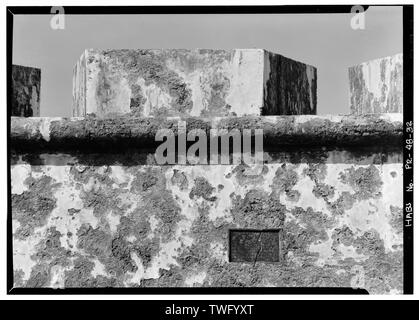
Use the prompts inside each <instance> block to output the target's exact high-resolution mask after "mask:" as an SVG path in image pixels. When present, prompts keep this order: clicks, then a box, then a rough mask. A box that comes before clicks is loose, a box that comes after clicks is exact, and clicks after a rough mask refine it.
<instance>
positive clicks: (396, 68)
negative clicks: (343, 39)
mask: <svg viewBox="0 0 419 320" xmlns="http://www.w3.org/2000/svg"><path fill="white" fill-rule="evenodd" d="M349 87H350V108H351V112H352V113H353V114H367V113H385V112H389V113H392V112H403V54H397V55H394V56H390V57H385V58H381V59H376V60H372V61H367V62H364V63H362V64H360V65H357V66H353V67H351V68H349Z"/></svg>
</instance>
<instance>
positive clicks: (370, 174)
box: [11, 114, 403, 294]
mask: <svg viewBox="0 0 419 320" xmlns="http://www.w3.org/2000/svg"><path fill="white" fill-rule="evenodd" d="M177 121H178V120H177V119H173V118H169V119H157V118H148V119H144V118H141V119H140V118H130V117H127V118H115V119H104V120H100V119H96V118H70V119H62V118H12V122H11V143H12V159H11V163H12V166H11V179H12V190H11V192H12V215H13V268H14V285H15V286H16V287H31V288H33V287H54V288H63V287H109V286H110V287H125V286H128V287H173V286H174V287H185V286H211V287H219V286H229V287H242V286H252V287H263V286H267V287H276V286H279V287H294V286H301V287H307V286H310V287H335V286H337V287H361V288H365V289H367V290H368V291H369V292H370V293H376V294H383V293H401V292H402V287H403V265H402V261H403V255H402V254H403V242H402V241H403V236H402V190H403V188H402V178H403V177H402V150H401V145H402V144H401V139H402V117H401V114H385V115H368V116H359V117H353V116H329V117H327V116H326V117H322V116H283V117H235V118H216V119H204V118H203V119H198V118H187V119H186V122H187V128H188V130H189V129H191V128H203V129H205V130H206V129H208V128H210V127H211V126H212V127H218V128H238V129H240V130H243V129H246V128H248V129H255V128H263V129H264V149H265V155H264V159H265V163H264V165H263V166H262V170H260V171H253V169H252V168H249V167H247V166H246V165H244V164H241V165H207V166H206V165H183V166H182V165H166V166H157V165H156V164H155V161H154V158H153V152H154V150H155V149H153V144H152V143H151V142H150V141H153V140H154V133H155V132H156V131H157V130H158V129H159V128H173V129H174V130H175V131H176V124H177ZM147 142H149V144H147ZM296 147H298V149H297V148H296ZM255 172H257V173H255ZM232 229H234V230H235V229H256V230H260V229H263V230H265V229H275V230H278V239H279V240H278V241H279V246H278V248H279V257H278V259H277V260H278V261H277V262H263V261H259V260H258V261H255V262H230V260H229V244H230V239H229V234H230V231H231V230H232ZM261 249H262V250H263V248H261ZM266 249H268V248H266ZM267 254H269V252H268V253H267ZM230 258H231V256H230ZM275 259H276V257H275Z"/></svg>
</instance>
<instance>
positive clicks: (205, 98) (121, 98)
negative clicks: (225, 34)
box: [73, 49, 317, 117]
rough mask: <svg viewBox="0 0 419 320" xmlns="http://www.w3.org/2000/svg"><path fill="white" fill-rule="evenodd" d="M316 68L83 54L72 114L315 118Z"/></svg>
mask: <svg viewBox="0 0 419 320" xmlns="http://www.w3.org/2000/svg"><path fill="white" fill-rule="evenodd" d="M316 105H317V71H316V68H314V67H312V66H310V65H307V64H304V63H301V62H297V61H294V60H292V59H289V58H286V57H284V56H281V55H279V54H275V53H271V52H268V51H265V50H262V49H234V50H208V49H196V50H186V49H161V50H140V49H138V50H132V49H130V50H128V49H127V50H94V49H88V50H86V51H85V52H84V53H83V54H82V56H81V58H80V59H79V61H78V62H77V64H76V66H75V67H74V75H73V115H74V116H85V115H91V114H94V115H95V116H97V117H112V116H114V115H122V114H130V115H133V116H142V117H149V116H153V117H155V116H185V115H189V116H203V117H213V116H232V115H238V116H242V115H291V114H315V113H316Z"/></svg>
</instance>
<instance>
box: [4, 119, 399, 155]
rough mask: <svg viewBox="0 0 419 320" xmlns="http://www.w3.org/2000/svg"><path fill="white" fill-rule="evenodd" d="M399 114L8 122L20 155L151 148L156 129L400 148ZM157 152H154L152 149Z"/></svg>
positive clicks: (287, 142)
mask: <svg viewBox="0 0 419 320" xmlns="http://www.w3.org/2000/svg"><path fill="white" fill-rule="evenodd" d="M402 120H403V119H402V114H400V113H391V114H390V113H388V114H381V115H380V114H373V115H362V116H333V117H330V116H314V115H313V116H262V117H256V116H250V117H219V118H194V117H187V118H132V117H119V118H114V119H97V118H91V117H86V118H32V119H31V118H15V117H14V118H12V120H11V134H10V138H11V143H12V145H13V147H14V148H22V149H31V148H32V149H33V147H34V146H36V149H44V148H50V149H67V150H72V149H73V150H74V149H85V150H93V149H102V150H106V151H109V150H110V148H111V147H112V150H117V149H119V150H121V149H127V148H128V147H135V148H137V149H138V150H144V148H145V147H147V146H150V145H151V146H153V147H154V146H155V144H156V142H155V136H156V133H157V132H158V130H159V129H171V130H173V132H174V134H175V135H177V131H178V125H179V121H185V122H186V128H187V130H188V131H190V130H193V129H200V130H203V131H205V132H206V135H207V137H210V129H226V130H228V131H231V130H233V129H237V130H239V131H241V132H242V131H243V130H244V129H252V130H254V129H262V130H263V135H264V140H263V143H264V146H274V147H278V146H288V147H299V146H319V147H321V146H333V147H336V146H345V147H347V146H352V147H356V148H360V147H361V146H368V147H371V146H400V145H401V143H402V139H403V121H402ZM154 151H155V148H154Z"/></svg>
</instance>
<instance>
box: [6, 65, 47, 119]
mask: <svg viewBox="0 0 419 320" xmlns="http://www.w3.org/2000/svg"><path fill="white" fill-rule="evenodd" d="M12 88H13V96H12V110H11V116H16V117H39V115H40V109H39V108H40V97H41V69H38V68H32V67H25V66H20V65H12Z"/></svg>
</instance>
